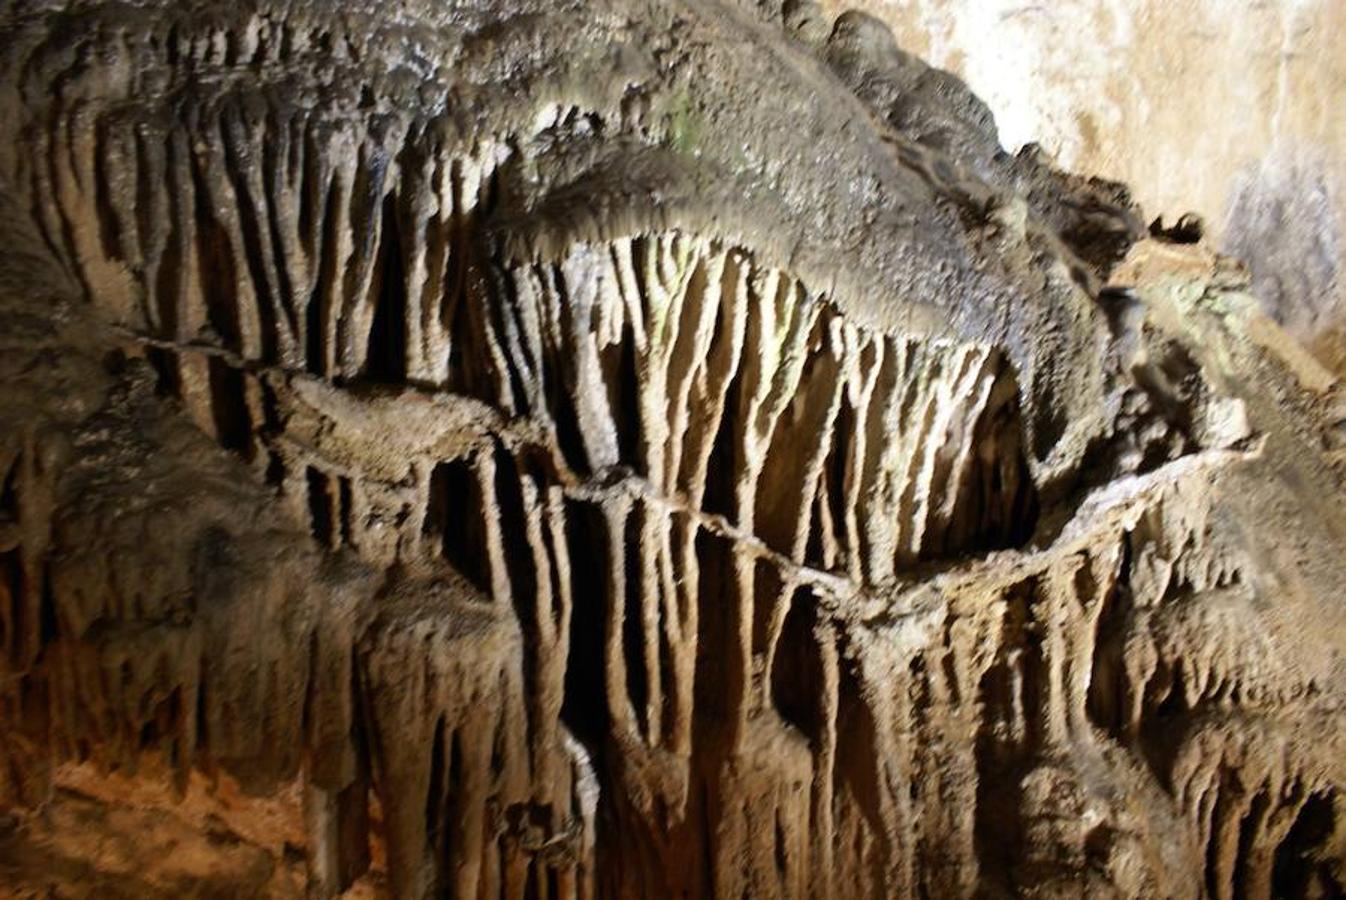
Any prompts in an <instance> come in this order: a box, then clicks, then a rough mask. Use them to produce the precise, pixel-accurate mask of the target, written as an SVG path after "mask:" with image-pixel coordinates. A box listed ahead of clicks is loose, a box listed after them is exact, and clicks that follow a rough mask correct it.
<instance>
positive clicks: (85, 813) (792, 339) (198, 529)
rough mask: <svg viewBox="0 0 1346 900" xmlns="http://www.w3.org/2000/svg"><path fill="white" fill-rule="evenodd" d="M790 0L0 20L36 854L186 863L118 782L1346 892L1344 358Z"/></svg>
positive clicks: (875, 44) (4, 738) (991, 865)
mask: <svg viewBox="0 0 1346 900" xmlns="http://www.w3.org/2000/svg"><path fill="white" fill-rule="evenodd" d="M786 6H787V8H786V9H784V10H781V9H777V8H771V7H770V6H769V5H768V6H766V7H763V8H757V7H750V6H746V5H738V4H735V3H732V2H728V0H726V2H676V3H669V2H652V0H651V2H642V0H606V2H599V3H590V4H584V5H577V6H574V7H569V6H563V5H556V4H536V3H532V2H527V0H495V2H491V3H484V4H446V3H429V2H421V0H413V2H409V3H406V4H403V5H401V6H398V7H396V8H392V7H389V6H386V5H382V4H376V3H366V2H357V0H349V2H342V3H340V4H329V3H319V2H305V0H276V2H271V3H242V4H240V3H228V4H225V3H216V2H206V0H193V2H189V3H168V2H147V3H142V4H135V5H130V4H123V3H113V2H72V3H55V2H52V3H32V4H25V5H23V6H21V7H20V8H18V9H12V10H10V11H8V12H6V13H5V14H4V18H3V19H0V32H2V33H3V34H4V40H3V42H2V43H0V47H2V48H3V49H0V73H2V74H0V86H3V89H2V90H0V115H3V117H4V120H5V121H6V122H9V123H12V127H11V128H10V129H9V130H8V134H7V136H6V137H5V139H4V140H3V141H0V373H3V376H2V377H3V381H2V382H0V484H3V491H0V651H2V652H0V676H2V677H0V721H2V722H3V731H0V804H3V806H5V807H7V808H8V809H10V810H12V811H13V812H12V813H11V814H10V818H9V819H8V820H7V828H8V829H9V833H8V834H6V835H5V836H4V838H3V839H0V858H8V859H9V860H10V862H9V863H6V864H5V865H6V867H7V868H5V869H0V871H8V872H10V873H13V874H15V878H16V879H17V880H19V881H20V882H21V883H24V884H29V885H30V886H33V887H40V886H41V885H42V883H43V882H42V879H43V878H47V879H49V880H50V881H49V884H50V885H63V886H62V888H61V889H62V890H68V891H72V892H74V893H80V892H81V891H85V890H86V889H87V892H90V893H98V892H99V890H100V888H99V885H100V884H101V885H102V888H101V889H102V890H104V891H111V890H116V891H136V890H139V891H140V892H141V893H144V894H152V893H154V892H156V891H158V892H164V893H181V892H182V891H184V890H187V891H190V890H192V888H191V887H190V883H189V882H183V881H181V880H180V878H179V876H178V875H176V874H173V873H172V870H163V869H162V867H157V868H156V867H147V868H146V870H145V872H146V874H145V877H144V880H143V881H142V882H140V883H139V887H138V888H137V887H135V884H136V882H135V875H134V873H132V874H128V873H127V872H126V870H125V866H124V865H123V866H122V868H119V869H118V870H117V873H116V879H115V880H107V879H111V878H112V876H111V875H107V876H106V879H105V880H104V881H102V882H100V881H99V879H100V878H104V877H105V873H102V874H100V872H101V870H100V869H99V864H98V861H97V859H96V854H97V853H98V852H101V851H98V850H92V851H90V852H91V853H92V854H93V855H94V856H95V858H94V859H88V860H84V861H83V862H82V863H81V864H80V865H78V866H75V865H74V863H75V862H77V861H78V856H79V854H80V853H81V852H82V851H80V850H74V851H68V852H67V851H62V852H64V853H65V855H61V853H58V852H57V850H56V849H52V848H54V847H55V848H58V849H59V848H61V847H67V846H70V844H69V842H66V843H61V842H60V841H59V840H57V838H59V837H60V836H61V829H63V828H69V827H72V826H69V825H66V824H63V823H68V822H72V821H83V822H85V823H86V826H85V827H89V828H93V829H96V828H100V827H112V828H115V827H119V826H117V825H116V824H106V825H104V824H99V823H116V822H119V821H131V820H128V819H125V818H122V819H118V818H117V817H116V816H115V815H114V814H115V813H117V812H118V811H119V810H121V809H123V808H124V806H125V805H126V804H134V803H135V801H134V800H128V799H127V797H128V796H131V797H133V796H134V790H131V791H130V793H129V794H128V793H127V792H125V791H113V790H107V791H102V792H100V791H98V790H94V789H93V788H91V787H90V785H91V784H95V785H96V784H97V782H98V777H97V776H96V775H91V774H90V773H91V772H93V773H98V772H115V773H117V774H116V778H118V779H125V778H130V779H131V780H132V781H133V782H134V781H135V779H140V780H141V781H143V782H145V783H146V784H171V785H173V786H174V789H175V790H177V791H178V792H180V794H182V795H185V796H188V798H189V800H190V801H191V803H193V804H199V803H203V802H205V801H203V800H201V799H200V796H199V795H200V793H201V792H202V790H203V788H202V787H201V784H200V782H201V781H202V778H203V776H204V778H205V779H207V780H213V781H214V782H216V783H218V784H221V785H225V786H226V787H227V788H228V790H229V791H235V790H239V791H242V792H243V793H244V794H247V795H250V796H253V797H262V798H270V802H275V803H279V804H280V805H281V806H282V807H284V808H286V809H288V810H289V811H290V814H292V818H295V819H296V821H302V823H303V825H302V828H301V829H300V830H301V831H302V837H295V836H294V834H293V832H294V828H293V827H291V826H285V827H282V826H281V825H279V824H275V825H274V827H271V828H269V829H263V828H259V829H256V830H255V831H250V830H249V829H248V828H247V827H245V826H230V829H231V830H229V831H228V833H229V834H231V835H233V836H234V837H233V838H232V839H231V841H232V843H230V844H229V846H231V847H233V848H234V849H233V851H231V852H235V857H234V859H235V860H236V866H237V871H238V872H239V873H240V874H239V875H238V878H239V879H240V880H239V881H238V885H239V889H240V890H250V891H268V892H272V893H283V892H284V891H286V890H300V888H299V887H297V886H296V885H295V881H296V877H297V876H296V874H295V873H296V872H298V871H300V870H301V869H302V873H303V876H302V880H304V881H305V882H306V884H307V889H308V890H309V891H310V892H312V893H314V894H316V895H319V896H331V895H334V894H337V893H339V892H341V891H344V890H346V889H348V888H352V886H354V889H355V890H357V891H365V892H378V891H381V890H384V889H386V890H390V891H391V892H392V893H393V894H394V895H396V896H405V897H423V896H431V895H435V896H438V895H441V894H448V895H451V896H463V897H468V896H476V897H519V898H522V897H594V896H605V897H606V896H649V897H665V896H689V897H695V896H707V897H709V896H716V897H742V896H752V897H759V896H763V897H766V896H780V897H805V896H814V897H862V896H874V897H879V896H884V897H886V896H949V895H960V894H979V895H990V896H1000V895H1007V894H1012V893H1035V894H1041V895H1057V894H1059V895H1070V896H1075V895H1080V894H1083V893H1088V894H1089V895H1094V894H1106V893H1112V894H1116V895H1124V896H1182V897H1189V896H1190V897H1195V896H1214V897H1229V896H1243V895H1250V896H1266V895H1269V894H1271V893H1276V894H1277V895H1303V896H1324V895H1331V894H1332V892H1334V891H1337V892H1339V891H1340V890H1341V889H1342V887H1343V885H1346V872H1344V871H1343V866H1344V865H1346V809H1344V808H1343V804H1346V794H1344V793H1343V788H1344V786H1346V731H1343V724H1344V723H1346V718H1344V716H1343V711H1342V708H1341V701H1342V685H1343V684H1346V682H1344V681H1343V679H1342V672H1343V667H1344V665H1343V658H1342V651H1343V648H1346V606H1343V605H1342V604H1341V603H1340V602H1339V598H1340V597H1341V596H1343V592H1342V589H1343V587H1346V584H1344V583H1343V582H1344V581H1346V568H1343V563H1342V559H1341V549H1342V547H1343V539H1346V518H1344V514H1343V511H1342V508H1341V502H1340V501H1341V497H1342V496H1343V494H1342V478H1343V475H1346V469H1344V468H1343V467H1344V466H1346V458H1344V457H1346V453H1343V450H1346V441H1344V440H1343V437H1342V433H1343V427H1346V426H1344V425H1343V423H1346V398H1344V397H1343V394H1342V392H1341V389H1340V388H1339V387H1338V386H1337V385H1336V384H1335V382H1334V381H1333V379H1332V377H1331V376H1330V375H1329V374H1327V373H1326V372H1324V371H1323V370H1322V369H1321V368H1320V367H1319V366H1318V365H1317V364H1316V363H1315V362H1314V361H1313V360H1312V358H1311V357H1309V356H1308V355H1307V354H1305V353H1304V352H1303V351H1302V350H1300V349H1299V348H1298V347H1297V345H1296V344H1294V342H1293V341H1292V340H1290V339H1289V338H1287V337H1286V336H1285V335H1284V333H1283V332H1281V331H1280V330H1279V329H1278V328H1277V326H1275V325H1274V324H1273V323H1271V322H1270V321H1269V320H1267V319H1266V318H1265V317H1263V316H1261V315H1260V314H1259V313H1257V312H1256V304H1255V302H1254V301H1253V300H1252V299H1251V298H1250V296H1249V295H1248V293H1247V290H1246V289H1247V287H1248V280H1247V277H1246V275H1245V274H1244V273H1243V272H1242V270H1241V269H1240V268H1239V267H1238V266H1237V264H1235V263H1233V262H1231V261H1229V260H1225V259H1222V258H1218V257H1214V256H1212V255H1209V254H1207V253H1206V251H1204V250H1203V249H1201V248H1200V247H1199V246H1198V247H1192V246H1177V245H1173V244H1169V243H1166V242H1163V241H1159V240H1157V239H1146V240H1142V237H1143V228H1142V227H1141V223H1142V222H1143V219H1142V218H1141V217H1140V214H1139V211H1138V210H1137V209H1136V208H1135V207H1134V205H1133V204H1132V203H1131V201H1130V199H1129V197H1128V195H1127V193H1126V191H1125V189H1124V188H1122V187H1121V186H1118V185H1113V184H1109V183H1105V182H1098V181H1086V180H1084V179H1080V178H1076V177H1074V176H1070V175H1067V174H1064V173H1060V172H1056V171H1055V170H1053V169H1051V167H1050V166H1049V165H1048V164H1047V163H1046V162H1045V161H1043V160H1041V159H1040V158H1037V157H1034V156H1033V155H1032V154H1027V155H1022V156H1020V157H1017V158H1010V157H1008V156H1006V155H1005V154H1004V153H1003V152H1001V151H1000V149H999V147H998V145H997V144H996V138H995V133H994V126H993V123H991V122H990V119H989V116H988V115H986V114H985V111H984V108H983V107H981V106H980V104H979V102H978V101H976V99H975V98H974V97H972V95H971V94H970V93H968V92H967V90H966V88H964V87H963V86H962V85H961V84H960V83H958V82H957V81H956V80H955V79H953V78H952V77H951V76H948V75H947V74H945V73H942V72H938V71H937V70H932V69H928V68H926V67H925V66H924V65H923V64H920V63H919V62H917V61H915V60H914V59H912V58H910V57H908V56H906V55H905V54H903V53H901V51H899V50H898V49H897V48H896V46H895V45H894V44H893V42H892V39H891V36H889V35H888V34H887V33H886V31H883V30H882V29H880V28H878V27H876V25H875V23H874V22H872V21H871V20H867V19H863V18H861V17H843V18H842V19H841V20H839V21H838V22H837V24H836V26H835V28H834V29H832V30H831V31H830V32H827V31H826V30H825V29H820V28H818V27H816V26H817V24H818V19H817V17H816V16H815V15H813V14H812V13H811V11H810V8H809V7H808V6H807V5H805V4H787V5H786ZM72 779H74V780H73V781H72ZM117 783H118V784H121V782H120V781H118V782H117ZM193 798H195V799H193ZM287 798H288V799H287ZM296 798H298V799H296ZM240 802H241V801H240ZM287 803H288V806H286V804H287ZM100 804H101V806H100ZM91 805H92V806H93V807H96V808H98V809H102V810H103V811H104V812H103V813H102V814H101V815H102V817H101V818H100V817H99V815H95V814H94V813H93V812H90V811H89V808H90V806H91ZM156 808H158V807H156ZM166 808H167V807H166ZM186 808H188V809H195V808H197V807H195V806H191V805H190V804H189V806H188V807H186ZM268 808H269V807H268ZM34 810H36V812H34ZM53 810H55V811H56V813H57V814H53ZM43 811H45V813H44V812H43ZM165 815H168V814H167V813H165ZM173 815H179V816H180V818H181V819H182V821H183V822H187V823H190V822H191V821H195V820H194V819H193V818H192V816H193V814H189V813H186V812H183V813H180V814H177V813H174V814H173ZM211 815H217V814H215V813H212V814H211ZM257 815H261V813H258V814H257ZM276 815H280V814H276ZM217 817H218V816H217ZM198 818H199V817H198ZM281 818H283V816H281ZM211 821H214V820H213V819H212V820H211ZM278 821H279V820H278ZM287 821H288V820H287ZM120 827H126V826H124V825H123V826H120ZM183 827H189V826H188V825H184V826H183ZM280 835H284V837H280ZM207 843H211V842H209V841H207ZM215 843H216V844H218V843H219V842H218V841H217V842H215ZM301 844H302V846H300V845H301ZM240 845H241V846H242V849H240ZM75 846H77V847H78V846H80V845H78V844H76V845H75ZM98 846H102V845H101V844H100V845H98ZM118 846H120V845H118ZM147 846H149V843H148V841H147ZM191 846H195V845H194V844H193V845H191ZM35 848H36V849H35ZM39 851H40V853H41V854H42V855H41V857H40V858H43V859H53V860H57V863H54V864H53V865H52V866H50V867H49V869H48V871H47V872H46V873H45V874H42V873H37V872H34V867H33V866H31V865H26V864H22V863H20V862H15V860H19V859H20V858H21V857H22V856H23V855H24V854H30V855H31V854H37V853H39ZM201 852H206V851H201ZM72 854H73V855H72ZM299 856H302V857H303V865H302V867H300V866H299V865H298V862H297V857H299ZM32 858H39V857H37V856H33V857H32ZM62 860H63V861H64V862H62ZM259 860H260V861H259ZM268 861H269V862H268ZM221 865H224V864H223V863H221ZM267 865H270V866H271V868H270V869H267V868H266V866H267ZM63 866H65V867H67V869H69V871H67V870H66V869H63V868H62V867H63ZM259 866H260V867H261V869H259V868H258V867H259ZM164 871H168V872H169V874H163V872H164ZM212 871H213V872H215V874H214V875H212V876H211V877H212V880H211V881H210V882H209V885H206V886H205V887H203V890H207V889H209V890H227V887H225V886H223V885H227V884H228V877H224V880H223V883H222V882H221V878H222V877H223V876H220V875H219V874H218V870H216V869H212ZM226 871H227V872H233V871H235V869H227V870H226ZM173 879H178V880H173ZM204 884H205V882H203V885H204Z"/></svg>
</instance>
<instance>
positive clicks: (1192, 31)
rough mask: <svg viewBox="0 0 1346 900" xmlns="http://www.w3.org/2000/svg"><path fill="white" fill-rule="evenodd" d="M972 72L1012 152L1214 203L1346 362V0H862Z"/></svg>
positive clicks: (1332, 358)
mask: <svg viewBox="0 0 1346 900" xmlns="http://www.w3.org/2000/svg"><path fill="white" fill-rule="evenodd" d="M823 6H824V7H825V8H826V9H827V11H828V12H829V13H830V14H832V15H835V14H838V13H840V12H842V11H843V10H844V9H846V8H856V9H863V10H865V11H866V12H869V13H872V14H873V15H875V16H877V17H878V18H880V19H881V20H883V21H884V22H885V23H886V24H888V25H889V26H891V27H892V28H893V30H894V33H895V34H896V36H897V40H898V43H899V44H900V45H901V46H902V47H904V48H906V49H907V50H909V51H910V52H912V53H914V54H916V55H917V56H920V57H922V58H924V59H925V60H926V61H928V62H929V63H931V64H932V65H935V66H939V67H940V68H944V69H948V70H949V71H951V72H954V73H956V74H957V75H959V76H960V77H961V78H963V79H965V80H966V81H967V83H968V85H969V86H970V87H971V88H972V89H973V91H975V92H976V93H977V95H978V96H980V97H981V98H982V99H983V100H985V101H986V103H987V105H988V106H989V107H990V108H991V110H992V111H993V112H994V113H995V118H996V123H997V125H998V126H999V128H1000V136H1001V140H1002V142H1003V143H1004V144H1005V146H1006V147H1008V148H1010V149H1011V150H1013V149H1017V148H1018V147H1019V146H1021V145H1023V144H1025V143H1029V142H1038V143H1040V144H1042V145H1043V147H1045V148H1046V149H1047V150H1048V151H1049V152H1051V153H1052V154H1054V155H1055V156H1056V158H1057V159H1058V161H1059V162H1060V164H1061V165H1063V166H1064V167H1066V168H1068V169H1070V170H1072V171H1076V172H1081V173H1086V174H1098V175H1103V176H1106V177H1109V178H1116V179H1118V180H1121V181H1124V182H1126V183H1128V184H1129V185H1130V186H1131V188H1132V190H1133V191H1134V193H1135V195H1136V198H1137V199H1138V200H1139V201H1140V203H1141V205H1142V206H1143V207H1144V209H1145V211H1146V213H1147V214H1148V215H1149V216H1150V217H1154V216H1159V215H1163V216H1164V217H1165V218H1166V220H1167V221H1168V222H1169V224H1172V222H1173V221H1174V220H1176V219H1177V218H1178V217H1179V216H1180V215H1181V214H1183V213H1184V212H1186V211H1188V210H1194V211H1196V212H1198V213H1200V214H1201V215H1202V216H1203V217H1204V219H1205V223H1206V227H1207V231H1208V234H1209V235H1210V238H1211V240H1212V241H1213V242H1214V243H1215V244H1216V245H1217V246H1220V247H1222V248H1224V249H1225V250H1226V251H1228V252H1230V253H1232V254H1233V255H1236V256H1239V257H1241V258H1243V259H1245V260H1247V261H1248V262H1249V263H1250V264H1251V265H1252V268H1253V272H1254V276H1255V278H1256V285H1257V292H1258V295H1259V296H1260V297H1261V298H1262V300H1263V302H1264V303H1265V304H1266V305H1267V307H1268V309H1269V310H1271V311H1272V312H1273V314H1274V315H1275V316H1276V317H1277V319H1278V320H1279V321H1280V322H1282V323H1283V324H1285V325H1287V326H1288V327H1289V328H1290V329H1291V330H1292V331H1293V332H1294V333H1295V334H1296V335H1297V336H1299V337H1300V338H1301V339H1303V340H1305V341H1306V342H1308V343H1310V344H1311V345H1312V346H1313V347H1314V349H1315V351H1316V352H1317V353H1318V355H1319V357H1320V358H1321V359H1323V361H1324V362H1326V363H1328V364H1329V365H1333V366H1335V367H1336V368H1337V369H1338V370H1339V371H1341V370H1343V367H1344V366H1346V343H1344V342H1343V340H1342V328H1343V323H1346V280H1344V279H1343V276H1342V266H1343V262H1342V258H1343V254H1344V253H1346V112H1343V111H1342V110H1343V103H1344V101H1346V6H1343V5H1342V4H1341V3H1338V2H1336V0H1276V2H1269V3H1227V2H1222V0H1177V2H1175V0H1072V2H1068V3H1023V2H1017V0H861V2H858V3H840V2H836V0H831V2H825V3H824V4H823Z"/></svg>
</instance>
